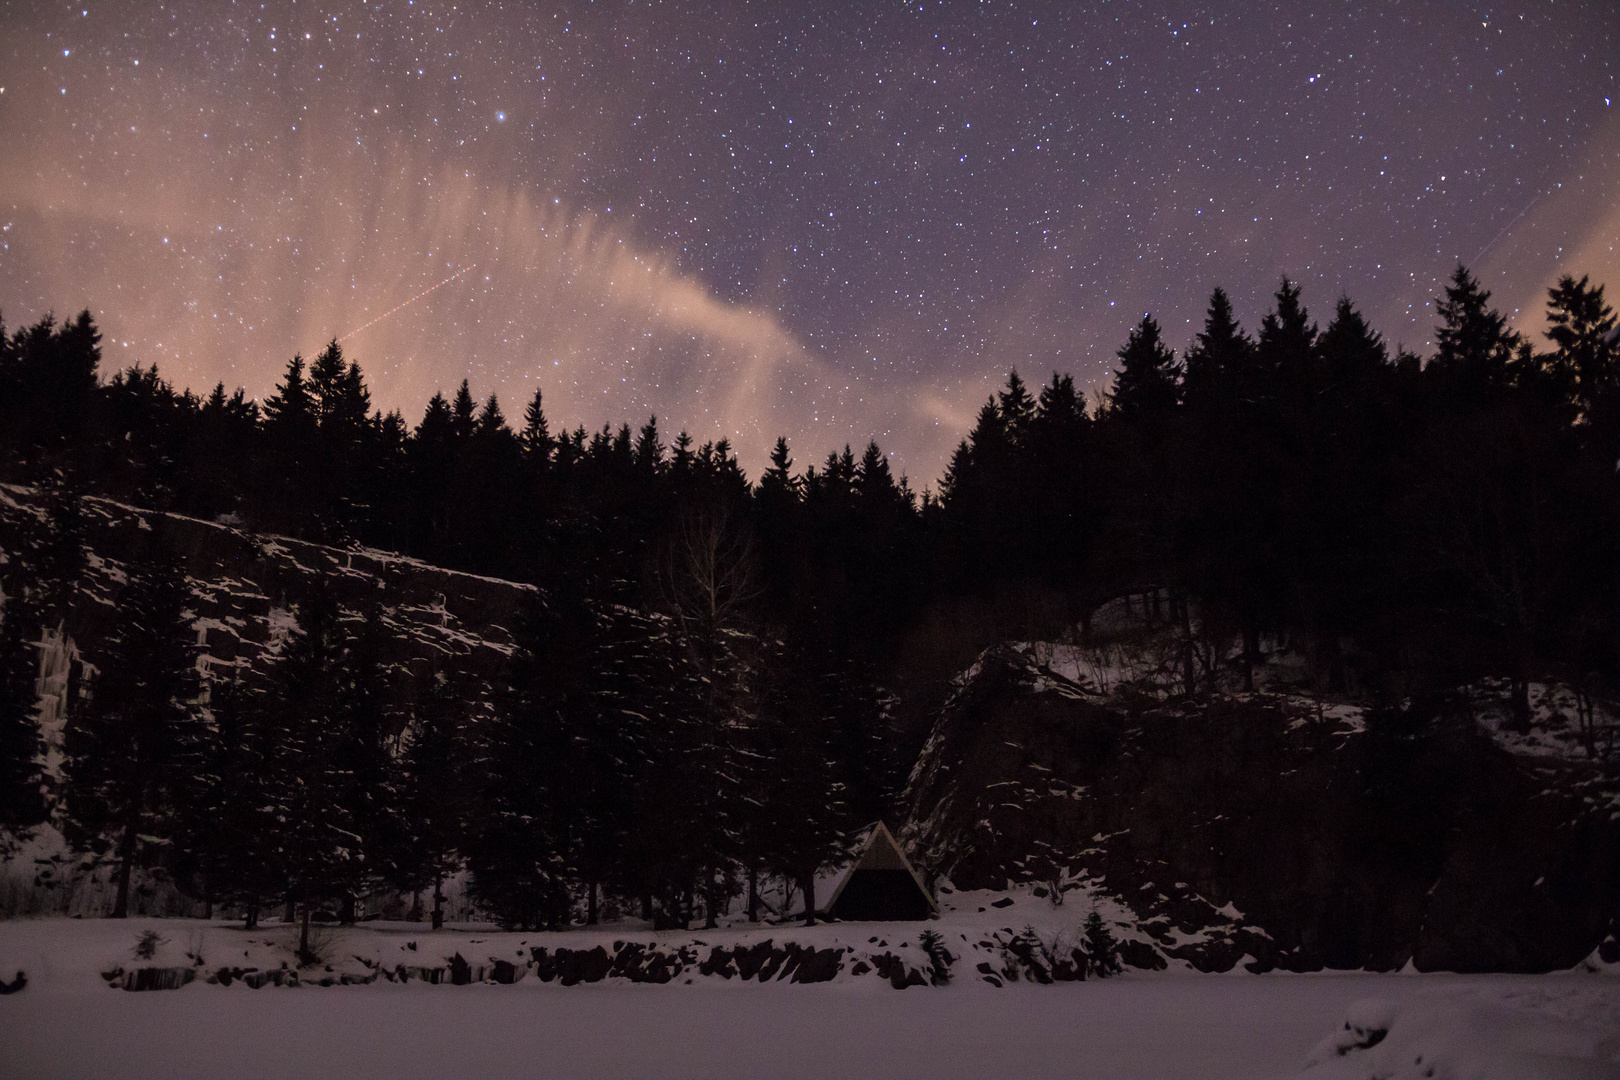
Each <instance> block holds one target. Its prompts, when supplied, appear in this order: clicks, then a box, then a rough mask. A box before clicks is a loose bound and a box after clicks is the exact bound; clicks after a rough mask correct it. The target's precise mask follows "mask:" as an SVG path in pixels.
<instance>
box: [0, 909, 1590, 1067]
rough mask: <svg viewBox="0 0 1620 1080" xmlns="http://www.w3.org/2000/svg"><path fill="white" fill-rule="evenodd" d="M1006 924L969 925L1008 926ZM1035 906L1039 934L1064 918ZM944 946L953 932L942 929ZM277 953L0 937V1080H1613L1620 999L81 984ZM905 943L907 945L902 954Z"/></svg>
mask: <svg viewBox="0 0 1620 1080" xmlns="http://www.w3.org/2000/svg"><path fill="white" fill-rule="evenodd" d="M957 896H958V897H959V898H961V899H963V900H968V899H972V898H976V897H977V894H957ZM1072 902H1073V901H1071V902H1070V903H1072ZM1042 903H1043V904H1044V902H1042ZM960 906H963V907H966V906H968V905H966V904H963V905H960ZM1025 906H1026V904H1025V903H1020V904H1018V905H1016V907H1014V908H1008V909H994V908H991V909H990V912H991V913H994V914H995V915H998V916H1005V917H1006V918H1007V919H1011V918H1014V917H1015V914H1016V913H1017V912H1018V909H1019V908H1024V907H1025ZM1029 906H1030V907H1032V908H1033V906H1034V905H1032V904H1031V905H1029ZM1044 906H1045V907H1047V908H1048V909H1050V910H1052V911H1053V912H1054V913H1057V912H1063V911H1065V910H1066V909H1067V907H1068V906H1069V905H1068V904H1066V905H1065V907H1064V908H1057V909H1052V908H1051V905H1050V904H1045V905H1044ZM976 908H977V905H973V906H972V909H971V910H970V911H968V912H961V913H958V914H951V913H948V914H947V916H946V918H945V919H942V920H940V921H937V922H931V923H927V924H915V923H867V924H854V923H848V924H836V925H824V926H819V927H816V928H814V929H806V928H803V927H799V926H793V925H782V926H772V927H759V928H755V929H743V928H741V927H730V928H725V929H722V930H721V931H718V932H716V931H709V932H704V931H701V930H699V931H684V932H681V931H672V932H663V933H656V934H655V933H652V932H649V931H646V930H640V929H635V928H632V927H629V926H625V927H618V928H606V929H603V930H593V931H588V932H587V931H583V930H575V931H568V932H563V933H556V934H518V933H505V932H495V931H491V930H486V929H484V928H478V927H470V928H463V929H455V930H447V931H441V932H439V933H432V932H430V931H426V930H425V929H424V928H423V927H421V926H420V925H415V924H385V925H381V926H379V925H378V924H369V925H367V926H364V927H359V928H353V929H346V930H330V931H328V932H327V941H326V945H327V947H328V948H329V950H330V952H331V954H332V960H333V963H332V966H333V968H334V969H335V971H337V972H342V971H347V970H351V969H352V970H354V971H356V972H360V971H367V970H369V969H368V968H367V967H366V965H363V964H361V963H360V962H359V961H357V960H353V959H352V957H353V955H355V954H360V955H367V956H368V958H375V959H378V960H380V959H381V958H382V957H383V956H385V955H389V956H397V955H407V956H408V957H415V958H417V959H416V960H415V961H414V962H417V963H421V964H424V965H427V964H433V963H442V962H443V960H444V958H446V957H448V956H450V955H453V954H455V953H457V952H459V953H460V954H461V955H463V956H465V957H466V958H467V959H469V960H471V961H473V962H474V963H479V962H482V961H483V959H484V957H486V956H497V955H500V954H502V953H506V954H508V955H513V954H515V953H516V952H517V950H518V949H519V948H520V947H527V946H533V945H543V946H546V947H548V948H552V949H555V948H558V947H566V948H574V949H589V948H592V947H594V946H595V945H596V944H605V945H608V946H609V947H611V944H612V941H613V940H615V939H618V940H634V941H640V942H643V943H652V942H657V943H658V945H659V946H660V947H661V948H662V949H663V950H664V951H666V952H669V951H673V950H674V949H675V948H678V947H679V946H680V945H682V944H690V943H692V942H694V941H702V942H705V943H706V944H708V945H715V944H724V945H735V944H749V943H752V942H758V941H763V940H765V939H766V938H772V939H774V940H775V941H776V942H778V943H779V944H780V943H784V942H787V941H796V942H799V943H801V944H804V945H814V946H815V947H817V948H826V947H830V946H832V945H835V944H842V945H845V946H848V947H856V946H857V945H859V946H861V947H862V948H863V949H866V948H872V946H871V945H870V944H869V943H868V940H867V939H868V938H870V937H873V936H876V937H878V938H879V940H880V941H886V942H887V943H888V945H889V947H890V951H892V952H894V953H896V954H900V955H906V954H910V953H915V952H917V951H918V946H917V944H916V941H915V938H916V934H917V933H918V932H920V930H921V929H923V928H924V927H925V926H932V927H935V928H937V929H940V930H941V932H942V933H946V936H947V941H949V942H951V943H952V945H953V946H955V947H953V948H952V951H953V952H955V953H958V954H960V953H961V948H960V946H961V944H962V943H961V934H962V933H964V932H966V929H967V926H966V922H965V920H966V919H967V918H968V916H969V915H972V916H975V917H977V919H978V920H981V926H982V927H983V928H988V927H989V926H990V925H991V924H989V923H982V919H983V918H984V917H983V916H979V915H978V912H977V910H976ZM1084 910H1089V909H1084ZM1030 913H1031V914H1033V913H1034V911H1033V910H1032V911H1031V912H1030ZM1001 921H1002V922H1005V920H1001ZM953 925H954V926H957V927H960V928H961V929H959V930H957V931H956V932H948V931H950V930H951V929H952V927H953ZM1006 925H1014V926H1015V927H1016V926H1021V925H1022V923H1017V922H1011V923H1006ZM997 928H998V929H999V926H998V927H997ZM148 930H152V931H156V932H157V934H158V935H159V937H160V938H162V939H165V940H164V941H162V942H161V943H159V944H157V945H156V948H155V951H154V955H153V957H152V958H151V960H138V959H136V958H135V957H134V955H133V949H134V946H135V943H136V941H137V940H138V938H139V936H140V935H141V934H143V933H145V932H146V931H148ZM295 932H296V928H295V927H292V926H279V925H267V926H266V927H264V928H263V929H262V930H259V931H243V930H242V929H241V928H240V924H226V923H221V922H214V923H204V922H201V921H200V920H161V919H131V920H127V921H122V922H114V921H112V920H69V919H51V920H32V921H30V920H16V921H10V922H4V923H0V977H3V978H6V979H10V978H11V977H12V976H13V975H14V973H15V971H16V970H17V969H19V968H21V969H22V970H25V971H27V972H28V976H29V983H28V986H27V988H26V989H25V990H24V991H22V992H21V993H17V994H13V995H10V996H6V997H0V1076H4V1077H63V1076H89V1075H94V1076H97V1077H162V1076H185V1077H198V1078H200V1077H216V1076H217V1077H239V1076H262V1077H302V1076H357V1077H371V1076H376V1077H394V1076H398V1077H443V1076H468V1077H507V1076H512V1077H516V1076H523V1077H553V1076H555V1077H616V1076H652V1075H657V1076H690V1077H717V1078H718V1077H758V1076H772V1077H801V1076H802V1077H861V1076H883V1077H937V1078H952V1077H1166V1078H1169V1077H1248V1078H1257V1080H1258V1078H1266V1077H1293V1076H1302V1077H1306V1078H1310V1080H1315V1078H1319V1077H1320V1078H1331V1080H1341V1078H1348V1077H1357V1078H1360V1077H1375V1076H1376V1077H1381V1078H1382V1077H1404V1076H1413V1077H1419V1076H1422V1077H1429V1076H1434V1077H1500V1076H1510V1077H1512V1076H1522V1077H1544V1078H1548V1080H1556V1078H1560V1077H1617V1078H1620V979H1616V978H1613V977H1611V976H1607V975H1602V974H1592V973H1587V972H1584V971H1583V972H1575V973H1566V974H1556V975H1545V976H1512V975H1488V976H1458V975H1416V974H1396V975H1372V974H1360V973H1332V974H1329V973H1323V974H1316V975H1286V974H1268V975H1250V974H1248V973H1245V972H1242V970H1241V968H1239V969H1237V970H1236V971H1234V972H1233V973H1231V974H1228V975H1199V974H1197V973H1193V972H1189V971H1186V970H1175V969H1172V970H1170V971H1166V972H1159V973H1148V972H1135V971H1131V972H1127V974H1125V975H1123V976H1120V977H1117V978H1113V979H1107V980H1090V981H1087V982H1083V983H1066V984H1059V985H1055V986H1034V985H1031V984H1029V983H1027V982H1020V983H1017V984H1013V985H1009V986H1006V987H1005V988H1002V989H996V988H993V987H991V986H990V985H988V984H986V983H984V982H983V981H981V980H980V979H979V978H978V977H977V975H976V973H975V972H974V970H973V967H972V965H971V964H966V963H964V961H960V960H959V961H958V963H957V965H956V979H955V981H953V983H952V984H951V985H950V986H948V987H943V988H935V987H914V988H911V989H908V990H905V991H896V990H894V989H892V988H891V987H890V986H889V984H888V983H887V982H886V981H884V980H881V979H878V978H876V977H874V976H872V975H866V976H859V977H855V976H851V975H850V974H849V972H848V964H847V961H846V969H845V971H844V972H843V973H842V974H840V975H839V977H838V979H837V980H836V981H834V982H831V983H821V984H812V985H792V984H787V983H781V982H771V983H766V984H764V985H761V984H759V983H757V982H755V983H744V982H742V981H741V980H739V979H735V978H734V979H730V980H723V979H720V978H718V977H708V978H705V977H701V976H699V977H696V978H694V979H693V981H692V983H691V984H690V985H688V984H687V983H686V981H685V978H684V977H682V978H678V979H676V980H675V981H674V982H673V983H671V984H668V985H664V986H650V985H638V984H632V983H627V982H623V981H619V980H609V981H604V982H600V983H594V984H582V985H578V986H573V987H563V986H560V985H558V984H556V983H543V982H540V981H539V980H538V979H536V978H534V977H532V976H531V977H528V978H525V979H522V980H521V981H519V982H518V983H516V984H515V985H511V986H498V985H493V984H475V985H470V986H433V985H428V984H425V983H422V982H420V981H415V980H413V981H411V982H408V983H404V984H400V983H394V982H386V981H383V980H378V981H376V982H373V983H371V984H370V985H365V986H347V987H343V986H334V987H331V988H322V987H319V986H312V985H310V984H309V983H308V982H306V983H305V985H304V986H303V987H301V988H300V989H298V990H290V989H287V988H284V987H277V986H266V987H264V988H263V989H261V990H253V989H250V988H248V987H247V986H244V985H242V984H240V983H237V984H234V985H232V986H230V987H228V988H227V987H221V986H217V985H214V986H211V985H206V984H205V983H203V982H202V981H201V980H200V979H199V980H198V981H196V982H193V983H191V984H190V985H187V986H184V987H182V988H180V989H178V990H172V991H155V992H148V993H128V992H124V991H120V990H116V989H109V988H108V987H107V984H106V983H105V982H104V981H103V980H102V978H101V976H100V972H101V971H104V970H107V969H108V968H109V967H110V966H115V965H122V966H125V967H137V966H141V965H144V964H154V965H168V964H182V965H183V964H186V963H189V962H191V961H190V960H189V959H188V957H187V954H188V953H190V954H192V955H193V956H195V955H197V954H199V953H200V954H201V955H202V956H203V958H204V961H205V963H204V965H203V967H204V968H205V969H213V968H217V967H219V966H223V965H226V964H235V965H238V966H266V965H271V964H279V963H280V962H281V961H282V960H283V959H286V958H287V955H288V952H287V949H288V946H290V945H291V944H292V942H293V935H294V933H295ZM970 936H971V935H970ZM901 941H908V942H909V946H908V947H907V948H905V949H904V950H902V949H901V948H900V942H901ZM411 942H414V943H415V944H416V948H415V949H414V950H413V949H409V948H408V947H407V946H408V945H409V943H411ZM345 952H347V954H348V956H349V957H350V959H348V960H344V959H343V956H344V954H345ZM244 954H246V955H244ZM972 955H973V954H972V953H969V956H972ZM514 958H515V956H514ZM908 958H909V957H908ZM919 960H920V957H919ZM255 961H258V962H260V963H259V964H255ZM1347 1022H1351V1027H1350V1028H1347V1027H1346V1024H1347ZM1356 1026H1359V1027H1360V1028H1361V1029H1362V1030H1361V1032H1360V1033H1357V1032H1356V1031H1354V1030H1353V1028H1354V1027H1356ZM1380 1028H1382V1029H1383V1030H1385V1031H1386V1032H1387V1034H1386V1035H1384V1036H1382V1037H1381V1038H1380V1039H1378V1040H1377V1041H1376V1042H1372V1040H1370V1039H1369V1038H1368V1037H1367V1033H1368V1032H1371V1031H1376V1030H1378V1029H1380ZM1347 1036H1348V1037H1349V1038H1348V1039H1347V1038H1346V1037H1347ZM1358 1042H1359V1043H1369V1042H1371V1045H1368V1046H1366V1047H1365V1048H1355V1047H1354V1045H1353V1044H1355V1043H1358ZM1341 1047H1345V1048H1346V1049H1347V1052H1346V1053H1343V1054H1340V1053H1339V1049H1340V1048H1341ZM1418 1057H1421V1058H1422V1061H1421V1062H1416V1061H1415V1059H1416V1058H1418ZM1431 1070H1432V1071H1431Z"/></svg>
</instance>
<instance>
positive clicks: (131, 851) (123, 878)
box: [112, 814, 139, 919]
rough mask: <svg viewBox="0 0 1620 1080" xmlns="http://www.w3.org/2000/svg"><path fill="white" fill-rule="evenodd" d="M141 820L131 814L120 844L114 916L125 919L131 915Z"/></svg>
mask: <svg viewBox="0 0 1620 1080" xmlns="http://www.w3.org/2000/svg"><path fill="white" fill-rule="evenodd" d="M138 828H139V820H138V819H137V818H136V817H135V815H134V814H131V815H130V818H129V821H128V823H126V824H125V825H124V838H123V840H122V841H121V842H120V843H119V845H118V895H117V896H116V898H114V900H113V913H112V917H113V918H115V919H125V918H128V917H129V878H130V873H131V872H132V871H133V870H134V869H135V842H136V839H137V836H138V833H137V831H136V830H137V829H138Z"/></svg>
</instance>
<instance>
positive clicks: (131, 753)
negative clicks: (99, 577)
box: [63, 552, 199, 919]
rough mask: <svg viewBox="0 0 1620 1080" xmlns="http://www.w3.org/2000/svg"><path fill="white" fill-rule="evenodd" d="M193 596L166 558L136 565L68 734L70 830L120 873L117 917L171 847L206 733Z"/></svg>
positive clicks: (74, 840) (82, 846)
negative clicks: (135, 885) (189, 764)
mask: <svg viewBox="0 0 1620 1080" xmlns="http://www.w3.org/2000/svg"><path fill="white" fill-rule="evenodd" d="M188 602H189V593H188V591H187V588H186V584H185V578H184V577H183V576H182V574H181V572H180V569H179V567H178V566H177V565H176V564H175V563H174V562H173V561H172V559H171V558H170V557H168V556H167V554H166V553H164V552H158V553H154V554H153V555H151V556H149V557H147V558H144V559H141V560H138V561H135V562H132V563H131V564H130V565H129V567H128V583H127V584H126V586H125V587H124V589H123V590H122V592H121V593H120V595H119V598H118V606H117V616H116V619H115V622H114V625H113V627H112V629H111V631H110V632H109V633H108V634H107V636H106V638H105V639H104V640H103V642H102V645H101V649H100V651H99V652H98V653H97V654H96V656H95V657H94V660H95V665H96V668H97V674H96V677H95V679H94V681H93V682H92V683H91V688H90V696H89V700H88V702H87V703H85V705H84V706H83V707H81V708H80V709H78V710H77V712H76V713H75V714H74V715H71V716H70V717H69V720H68V723H67V725H66V727H65V729H64V732H63V751H64V755H65V758H66V760H65V762H64V766H63V773H64V795H65V798H64V802H65V804H66V814H65V816H64V819H63V824H64V832H65V833H66V835H67V838H68V841H69V842H70V843H71V844H72V845H73V847H74V848H75V849H76V850H79V851H90V852H94V853H95V854H96V855H98V856H100V857H102V858H103V859H105V860H107V861H110V862H112V863H113V864H114V865H115V866H116V867H117V872H116V882H117V894H116V899H115V901H114V906H113V912H112V917H113V918H115V919H121V918H124V917H125V916H126V915H127V914H128V912H129V889H130V879H131V876H132V872H133V871H134V869H135V867H136V866H137V865H150V864H152V863H153V862H154V861H155V860H156V859H157V858H158V857H159V856H160V855H161V854H162V853H163V852H164V851H165V850H166V848H167V845H168V843H169V840H170V838H171V837H172V836H173V834H174V832H175V829H176V823H175V820H174V808H175V806H176V804H177V801H178V799H179V797H180V793H181V792H182V790H183V788H184V786H185V783H186V777H185V774H184V766H185V763H186V761H187V758H188V753H189V749H190V746H191V744H192V743H193V742H194V740H196V739H197V738H198V737H199V735H198V731H197V727H198V721H197V712H196V706H195V697H196V693H197V689H196V684H195V676H196V665H195V647H194V641H195V635H194V633H193V632H192V630H191V627H190V624H189V621H188V619H187V618H186V614H185V606H186V604H187V603H188Z"/></svg>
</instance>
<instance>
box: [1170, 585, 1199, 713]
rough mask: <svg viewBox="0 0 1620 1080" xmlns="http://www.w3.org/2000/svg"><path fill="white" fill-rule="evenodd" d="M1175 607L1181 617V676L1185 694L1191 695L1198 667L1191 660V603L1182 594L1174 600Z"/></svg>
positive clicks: (1194, 689) (1193, 691)
mask: <svg viewBox="0 0 1620 1080" xmlns="http://www.w3.org/2000/svg"><path fill="white" fill-rule="evenodd" d="M1175 607H1176V609H1177V614H1178V615H1179V616H1180V618H1181V677H1182V680H1183V681H1184V682H1185V683H1186V684H1187V696H1188V697H1191V696H1192V695H1193V694H1195V693H1197V692H1198V668H1197V665H1196V664H1194V662H1193V637H1192V612H1191V610H1190V609H1191V607H1192V605H1190V604H1188V603H1187V598H1186V597H1185V596H1184V597H1182V598H1181V599H1180V600H1178V601H1176V603H1175Z"/></svg>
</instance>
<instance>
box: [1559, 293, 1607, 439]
mask: <svg viewBox="0 0 1620 1080" xmlns="http://www.w3.org/2000/svg"><path fill="white" fill-rule="evenodd" d="M1547 322H1548V323H1549V324H1550V325H1549V328H1548V330H1547V337H1548V339H1549V340H1551V341H1552V343H1553V344H1554V345H1555V346H1557V348H1556V350H1555V351H1554V353H1553V354H1552V356H1551V357H1549V358H1548V360H1547V366H1548V368H1549V369H1550V370H1551V371H1552V373H1553V375H1554V377H1555V378H1557V379H1558V380H1559V382H1560V384H1561V385H1562V386H1563V387H1564V388H1565V393H1567V394H1568V396H1569V397H1570V399H1571V400H1573V401H1574V402H1575V403H1576V404H1577V405H1578V406H1579V407H1580V408H1582V409H1583V410H1586V411H1587V412H1590V411H1591V410H1592V408H1593V407H1594V406H1595V405H1596V404H1597V403H1598V402H1599V401H1600V400H1602V399H1603V398H1605V397H1607V396H1610V395H1612V394H1613V392H1614V389H1615V386H1616V382H1617V379H1620V340H1617V337H1616V334H1615V314H1614V309H1613V308H1611V307H1610V306H1609V305H1608V304H1607V303H1605V302H1604V299H1603V286H1601V285H1597V286H1594V285H1592V284H1590V279H1589V278H1588V277H1587V276H1586V275H1584V274H1583V275H1582V276H1581V280H1579V281H1576V280H1575V279H1574V278H1573V277H1571V276H1570V275H1568V274H1565V275H1564V276H1563V277H1561V278H1559V279H1558V284H1557V285H1555V286H1553V287H1552V288H1550V289H1548V290H1547Z"/></svg>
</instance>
